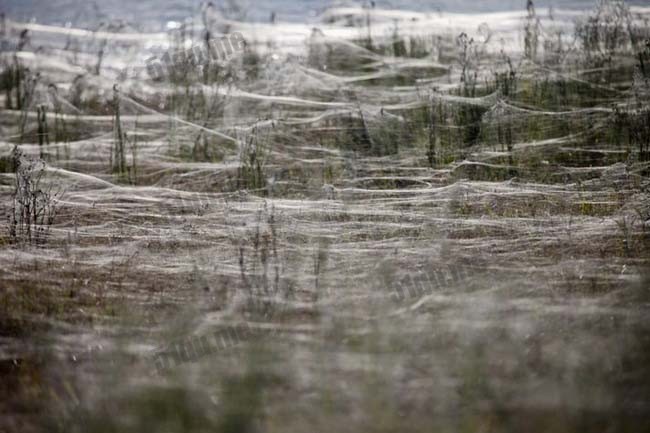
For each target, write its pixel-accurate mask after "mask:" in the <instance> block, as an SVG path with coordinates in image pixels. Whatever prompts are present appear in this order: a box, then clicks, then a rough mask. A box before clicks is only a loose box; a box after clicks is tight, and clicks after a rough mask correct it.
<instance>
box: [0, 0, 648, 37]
mask: <svg viewBox="0 0 650 433" xmlns="http://www.w3.org/2000/svg"><path fill="white" fill-rule="evenodd" d="M202 3H204V1H203V0H184V1H183V0H142V1H137V2H133V1H129V0H104V1H101V2H94V1H87V0H57V1H44V0H2V1H0V12H4V13H5V14H7V15H8V16H10V17H11V18H12V19H14V20H16V21H23V22H26V21H30V20H34V21H35V22H38V23H43V24H52V25H63V24H65V23H67V22H70V23H71V25H72V26H73V27H86V26H88V27H92V26H94V25H97V24H98V23H99V22H101V21H105V20H110V19H114V20H123V21H125V22H126V23H128V24H129V25H131V26H133V27H134V28H137V29H140V30H148V31H156V30H160V29H163V28H164V26H165V24H166V23H167V22H168V21H182V20H185V19H186V18H187V17H191V16H196V15H197V11H199V10H200V7H201V4H202ZM213 3H215V4H216V5H217V7H219V8H221V9H228V10H229V11H230V12H228V13H227V15H230V17H229V18H232V19H235V20H247V21H260V22H265V21H266V22H268V21H269V20H270V17H271V14H272V13H275V16H276V20H277V21H279V22H317V21H318V17H319V16H320V15H321V14H322V13H323V12H324V11H325V10H326V9H328V8H330V7H332V6H359V5H361V4H362V2H342V1H332V0H271V1H254V0H227V1H224V0H218V1H214V2H213ZM628 3H629V4H631V5H649V4H650V2H648V1H647V0H632V1H628ZM225 4H233V5H234V6H233V7H228V6H224V5H225ZM594 4H595V0H568V1H566V0H536V1H535V6H536V7H538V8H547V7H553V8H561V9H581V10H582V9H586V8H591V7H592V6H593V5H594ZM375 5H376V7H377V8H378V9H399V10H410V11H417V12H432V13H436V12H457V13H486V12H498V11H513V10H523V9H525V6H526V1H525V0H481V1H472V0H377V1H375Z"/></svg>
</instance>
